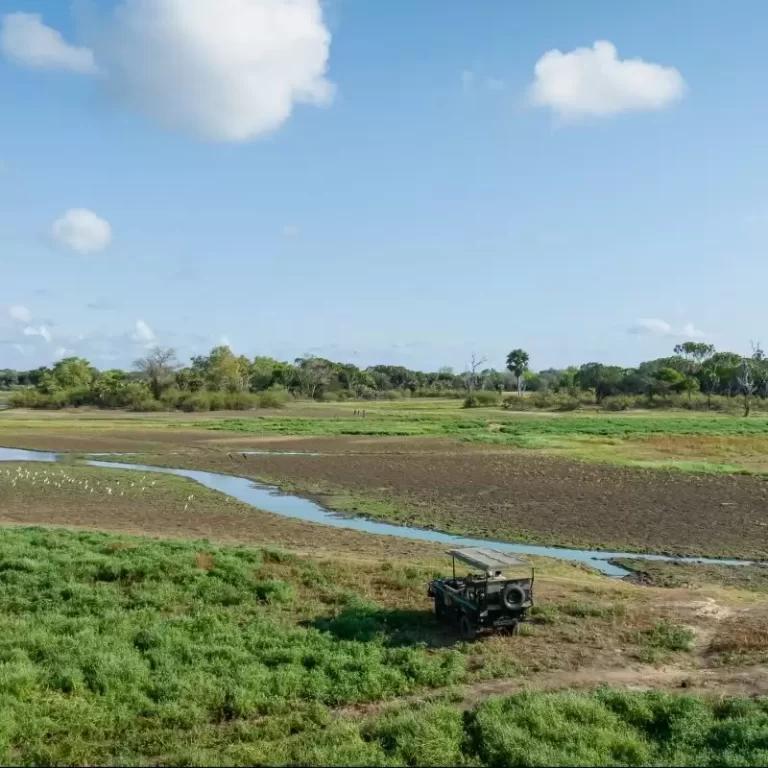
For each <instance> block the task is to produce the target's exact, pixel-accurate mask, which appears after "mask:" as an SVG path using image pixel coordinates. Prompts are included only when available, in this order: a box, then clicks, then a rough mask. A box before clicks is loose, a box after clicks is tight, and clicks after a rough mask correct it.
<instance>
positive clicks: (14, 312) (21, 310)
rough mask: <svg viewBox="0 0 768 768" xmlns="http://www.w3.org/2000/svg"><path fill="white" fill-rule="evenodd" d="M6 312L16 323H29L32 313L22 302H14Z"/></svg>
mask: <svg viewBox="0 0 768 768" xmlns="http://www.w3.org/2000/svg"><path fill="white" fill-rule="evenodd" d="M8 314H9V315H10V316H11V317H12V318H13V319H14V320H15V321H16V322H18V323H29V322H31V320H32V313H31V312H30V311H29V310H28V309H27V308H26V307H25V306H23V305H22V304H14V305H13V306H12V307H10V308H9V309H8Z"/></svg>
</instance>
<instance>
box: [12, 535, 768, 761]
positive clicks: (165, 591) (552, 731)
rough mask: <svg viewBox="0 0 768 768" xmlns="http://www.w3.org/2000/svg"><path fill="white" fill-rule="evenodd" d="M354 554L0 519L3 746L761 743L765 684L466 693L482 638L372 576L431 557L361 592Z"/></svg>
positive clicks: (358, 753)
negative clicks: (432, 694)
mask: <svg viewBox="0 0 768 768" xmlns="http://www.w3.org/2000/svg"><path fill="white" fill-rule="evenodd" d="M356 570H357V569H355V568H354V567H353V568H346V569H344V570H339V566H337V565H335V564H333V563H317V562H313V561H311V560H306V559H302V558H297V557H292V556H289V555H286V554H282V553H278V552H270V551H264V550H251V549H244V548H238V549H231V548H230V549H222V548H213V547H210V546H208V545H207V544H205V543H198V544H186V543H155V542H148V541H146V540H140V539H124V538H123V539H116V538H114V537H109V536H105V535H100V534H87V533H79V534H75V533H70V532H63V531H58V532H56V531H49V530H41V529H24V530H8V529H6V530H2V531H0V630H1V631H0V707H2V712H3V717H2V718H0V761H1V762H3V763H4V764H37V765H52V764H62V763H63V764H77V765H88V764H91V765H92V764H136V763H146V764H160V763H162V764H218V765H226V764H238V765H243V764H273V765H282V764H308V765H327V764H334V765H344V764H347V765H349V764H353V765H354V764H358V765H359V764H371V765H444V764H457V765H459V764H460V765H464V764H467V765H468V764H472V765H478V764H480V765H492V766H497V765H498V766H500V765H509V764H518V765H552V764H577V765H594V764H620V765H656V764H669V763H670V762H672V763H675V764H680V765H693V764H704V765H715V764H718V765H720V764H733V765H735V764H762V763H765V762H766V760H768V751H766V735H768V704H766V703H764V702H761V701H750V700H741V699H733V700H725V701H719V702H717V703H714V702H709V701H706V700H701V699H697V698H694V697H680V696H672V695H667V694H650V693H649V694H641V693H618V692H612V691H609V690H600V691H598V692H596V693H594V694H570V693H559V694H521V695H517V696H511V697H506V698H501V699H491V700H487V701H485V702H483V703H482V704H480V705H478V706H476V707H475V708H473V709H471V710H470V711H468V712H462V711H461V710H460V709H459V708H458V707H457V706H456V705H455V704H454V703H453V697H452V695H451V690H453V688H452V687H451V686H453V684H455V683H457V682H460V681H462V680H467V679H471V678H469V677H468V673H469V667H468V660H470V659H471V658H472V657H471V656H470V655H468V654H467V653H465V650H464V649H463V647H462V646H461V645H459V646H456V647H453V648H451V647H447V648H438V647H433V648H429V647H428V643H427V642H426V638H427V637H428V633H425V631H424V629H425V628H426V627H429V625H431V624H432V623H433V621H434V620H433V619H432V617H431V615H430V613H429V612H425V611H416V610H409V609H407V608H386V607H383V606H381V605H379V604H377V603H375V602H374V601H373V600H372V599H371V597H370V596H367V594H366V593H367V589H370V588H372V587H373V588H375V589H377V590H379V591H380V590H381V588H382V585H383V584H389V585H391V586H390V588H391V589H395V590H401V591H402V594H406V595H407V594H409V591H410V589H411V587H414V588H416V587H417V586H418V587H422V586H423V580H424V578H425V577H426V575H427V574H426V572H424V571H421V570H420V569H419V568H409V569H405V570H397V569H393V568H392V567H391V566H389V567H387V568H385V567H382V568H381V570H380V571H379V572H378V573H379V576H378V577H377V580H374V581H371V580H370V579H367V578H365V577H359V581H360V591H357V592H356V591H354V590H351V589H349V586H348V584H349V576H350V574H353V575H354V574H355V573H356ZM604 614H605V615H604ZM623 615H624V613H623V611H622V612H620V614H617V613H616V609H609V608H607V607H605V608H602V607H600V608H599V607H597V606H595V605H593V604H591V603H565V604H563V605H562V606H561V607H560V609H559V611H556V613H555V614H553V616H562V617H564V618H563V620H564V621H571V622H579V624H574V626H577V627H578V626H580V622H582V621H583V618H584V616H589V617H590V618H591V620H592V621H593V622H599V621H601V620H606V621H613V620H615V619H616V617H617V616H618V617H619V619H621V616H623ZM545 620H547V621H550V622H551V621H555V619H554V618H552V617H550V618H549V619H545ZM568 626H570V625H568ZM638 634H639V635H642V637H641V638H639V644H640V648H642V647H644V646H645V645H647V646H650V647H652V648H655V649H660V650H668V651H671V652H675V651H680V650H685V648H686V647H687V643H688V642H689V637H688V635H686V634H685V630H684V629H682V628H679V627H675V625H670V624H667V623H664V622H662V623H659V624H656V625H653V626H651V627H650V628H647V629H645V630H640V631H639V633H638ZM491 645H492V644H491ZM499 661H500V660H499ZM497 667H498V665H497ZM493 669H494V668H491V669H490V673H493ZM496 671H497V673H503V667H498V668H497V669H496ZM430 688H442V689H443V691H442V692H441V693H440V694H439V695H438V696H437V698H435V699H434V700H432V701H427V702H425V703H407V702H403V703H400V704H393V705H391V706H390V707H389V708H385V709H383V710H381V711H380V712H377V711H376V710H375V709H374V710H373V713H372V714H366V710H364V709H361V710H359V711H357V710H356V709H355V707H356V706H357V705H360V704H364V703H365V702H376V701H380V700H382V699H387V698H391V697H397V696H402V695H403V694H408V693H411V692H414V691H418V690H428V689H430ZM340 706H341V707H343V708H344V709H343V710H342V711H341V712H339V711H337V709H336V708H338V707H340Z"/></svg>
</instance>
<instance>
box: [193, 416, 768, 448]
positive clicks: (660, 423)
mask: <svg viewBox="0 0 768 768" xmlns="http://www.w3.org/2000/svg"><path fill="white" fill-rule="evenodd" d="M492 421H493V419H477V418H473V419H457V418H449V417H447V416H446V417H444V418H439V417H438V418H436V417H435V416H433V415H427V416H422V415H418V414H414V415H413V416H401V415H399V414H398V415H391V416H390V415H389V414H388V413H386V412H376V413H374V412H372V413H370V414H369V415H368V416H366V418H365V419H360V418H355V417H351V418H350V417H338V418H330V419H322V418H311V417H310V418H291V417H280V416H276V417H272V416H268V417H261V418H256V419H217V420H216V421H203V422H196V424H195V426H196V427H204V428H206V429H212V430H219V431H226V432H242V433H247V434H260V435H403V436H407V435H453V436H458V437H461V438H463V439H465V440H468V441H481V442H495V443H509V444H515V445H521V446H523V447H528V446H531V447H535V444H536V443H537V442H539V443H541V444H546V443H547V441H548V440H549V439H550V438H558V437H564V438H568V437H595V436H599V437H617V438H625V437H637V436H645V435H657V434H658V435H661V434H673V435H723V436H728V435H765V434H768V419H764V418H760V419H750V420H743V419H731V418H724V417H717V416H709V417H708V416H700V417H698V418H671V417H667V418H657V417H647V418H643V417H625V418H621V417H617V416H611V415H595V414H590V415H588V416H571V417H559V418H546V419H533V418H523V417H521V418H516V419H506V420H505V421H504V422H503V423H501V424H499V425H497V428H496V429H494V430H490V429H489V425H490V423H491V422H492Z"/></svg>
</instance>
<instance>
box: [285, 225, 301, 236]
mask: <svg viewBox="0 0 768 768" xmlns="http://www.w3.org/2000/svg"><path fill="white" fill-rule="evenodd" d="M298 234H299V228H298V227H297V226H296V225H295V224H287V225H286V226H284V227H283V235H285V237H296V235H298Z"/></svg>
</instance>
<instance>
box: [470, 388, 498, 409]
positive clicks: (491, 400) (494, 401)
mask: <svg viewBox="0 0 768 768" xmlns="http://www.w3.org/2000/svg"><path fill="white" fill-rule="evenodd" d="M500 402H501V396H500V395H499V394H498V392H490V391H488V390H483V389H481V390H478V391H476V392H473V393H472V394H471V395H468V396H467V397H465V398H464V407H465V408H490V407H493V406H495V405H498V404H499V403H500Z"/></svg>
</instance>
